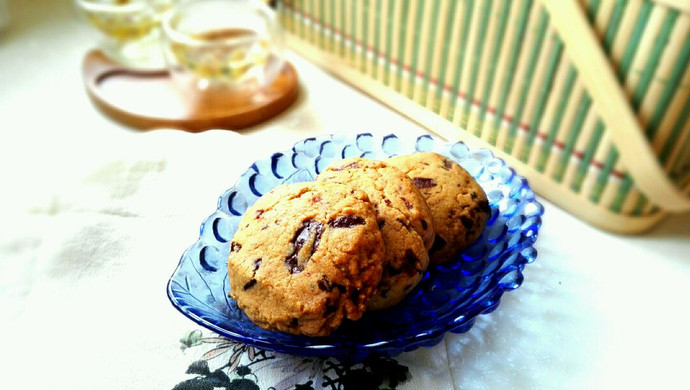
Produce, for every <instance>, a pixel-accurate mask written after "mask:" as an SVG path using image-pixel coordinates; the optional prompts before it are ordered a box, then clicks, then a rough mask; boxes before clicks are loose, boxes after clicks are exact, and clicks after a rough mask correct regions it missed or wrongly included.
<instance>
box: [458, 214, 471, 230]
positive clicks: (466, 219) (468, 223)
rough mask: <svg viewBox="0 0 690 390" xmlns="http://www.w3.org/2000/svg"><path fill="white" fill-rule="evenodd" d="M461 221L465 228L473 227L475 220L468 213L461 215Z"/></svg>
mask: <svg viewBox="0 0 690 390" xmlns="http://www.w3.org/2000/svg"><path fill="white" fill-rule="evenodd" d="M460 222H462V226H464V227H465V229H471V228H472V225H474V221H473V220H472V218H470V217H468V216H466V215H461V216H460Z"/></svg>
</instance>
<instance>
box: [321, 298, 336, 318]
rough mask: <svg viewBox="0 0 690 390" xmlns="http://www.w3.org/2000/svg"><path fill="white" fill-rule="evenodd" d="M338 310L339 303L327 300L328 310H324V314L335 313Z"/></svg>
mask: <svg viewBox="0 0 690 390" xmlns="http://www.w3.org/2000/svg"><path fill="white" fill-rule="evenodd" d="M337 310H338V304H337V303H335V302H331V301H330V300H327V301H326V310H325V311H324V312H323V314H324V315H326V316H327V315H329V314H333V313H335V312H336V311H337Z"/></svg>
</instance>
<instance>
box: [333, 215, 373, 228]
mask: <svg viewBox="0 0 690 390" xmlns="http://www.w3.org/2000/svg"><path fill="white" fill-rule="evenodd" d="M365 223H366V221H365V220H364V218H362V217H360V216H358V215H352V214H348V215H343V216H340V217H338V218H336V219H331V220H330V221H328V225H329V226H330V227H332V228H351V227H353V226H357V225H364V224H365Z"/></svg>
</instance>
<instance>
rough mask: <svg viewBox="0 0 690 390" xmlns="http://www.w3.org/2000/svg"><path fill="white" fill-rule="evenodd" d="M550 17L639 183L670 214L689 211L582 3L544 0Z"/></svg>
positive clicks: (685, 200) (647, 194)
mask: <svg viewBox="0 0 690 390" xmlns="http://www.w3.org/2000/svg"><path fill="white" fill-rule="evenodd" d="M540 1H541V2H542V4H543V5H544V8H545V9H546V10H547V11H548V12H549V14H550V15H551V20H552V23H553V26H554V28H555V29H556V30H557V31H558V32H559V34H560V37H561V39H562V40H563V43H564V44H565V47H566V51H567V52H568V53H569V54H570V56H569V57H570V59H571V60H572V62H573V64H574V65H575V66H576V67H577V69H578V71H579V75H580V78H581V80H582V82H583V84H584V85H585V87H586V88H587V91H588V92H589V93H590V95H591V96H592V100H593V102H594V104H593V107H594V109H595V110H597V112H598V113H599V115H600V116H601V118H602V120H603V121H604V123H605V124H606V127H607V130H608V131H609V132H610V133H611V138H612V140H613V141H614V143H615V144H616V146H617V148H618V151H619V152H620V159H621V161H622V162H623V164H624V165H625V166H626V167H627V168H628V170H629V172H630V176H632V178H633V180H634V181H635V184H636V185H637V186H638V187H639V188H640V190H641V191H642V192H643V193H644V194H645V195H646V196H647V197H648V198H649V199H650V200H651V201H652V202H653V203H655V204H656V205H658V206H660V207H661V208H662V209H664V210H667V211H676V212H678V211H688V210H690V198H688V197H687V196H685V195H684V194H683V193H682V192H681V191H680V190H679V189H678V188H677V187H676V186H675V185H674V183H673V182H672V181H671V180H670V179H669V178H668V175H667V173H666V172H665V171H664V170H663V168H662V166H661V165H660V164H659V161H658V159H657V157H656V155H655V154H654V152H653V151H652V148H651V145H650V143H649V141H648V140H647V138H646V137H645V131H644V129H643V128H642V126H641V125H640V122H639V121H638V119H637V116H636V115H635V112H634V111H633V110H632V107H630V103H629V100H628V97H627V95H626V93H625V91H623V89H622V88H621V85H620V83H619V82H618V79H617V78H616V75H615V72H614V70H613V67H612V65H611V63H610V61H609V59H608V57H607V56H606V54H605V53H604V51H603V50H602V48H601V43H600V42H599V40H598V39H597V37H596V35H595V34H594V32H593V31H592V28H591V26H590V24H589V22H588V21H587V18H586V17H585V15H584V12H583V10H582V8H581V7H580V5H579V4H578V3H577V0H540Z"/></svg>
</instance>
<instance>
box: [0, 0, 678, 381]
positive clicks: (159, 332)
mask: <svg viewBox="0 0 690 390" xmlns="http://www.w3.org/2000/svg"><path fill="white" fill-rule="evenodd" d="M9 6H10V13H11V15H12V20H11V22H12V24H11V25H10V27H9V29H8V30H6V31H5V32H3V33H1V34H2V35H0V64H1V66H0V137H2V138H1V139H0V148H1V150H0V175H1V176H0V182H1V183H3V186H2V187H3V189H2V190H0V191H1V192H0V193H2V197H1V198H0V307H1V308H2V312H3V315H2V317H0V335H2V348H0V367H1V369H0V372H2V373H3V375H2V379H0V381H1V382H0V383H2V385H1V387H2V388H31V389H34V388H35V389H40V388H47V389H93V388H99V389H173V388H175V387H176V386H177V388H178V389H185V388H187V389H189V388H194V389H206V388H209V389H211V388H214V387H215V388H252V387H239V386H240V385H245V386H251V384H254V385H256V386H258V387H259V388H262V389H265V388H269V387H271V386H273V387H274V388H276V389H282V388H290V389H293V388H296V386H298V387H297V388H299V386H303V388H308V387H307V386H312V387H313V388H315V389H320V388H325V389H342V388H365V387H363V383H367V384H372V383H377V381H378V380H379V379H380V378H379V379H377V378H378V376H380V375H383V373H387V374H386V375H383V377H385V378H387V380H392V382H389V383H388V384H387V386H389V387H391V388H398V389H420V388H427V389H459V388H471V389H497V388H499V389H500V388H539V389H543V388H618V387H623V386H627V387H631V388H640V387H653V388H678V387H683V386H686V385H687V381H686V379H685V375H684V373H685V371H684V370H685V369H686V366H687V363H686V361H687V358H686V355H687V351H688V350H690V337H688V336H687V331H688V329H690V317H689V313H688V310H687V297H688V296H690V255H689V254H690V216H688V215H682V216H673V217H670V218H668V219H667V220H665V221H664V222H663V223H662V224H661V225H660V226H659V227H657V228H656V229H655V230H653V231H652V232H650V233H648V234H646V235H643V236H636V237H628V236H617V235H612V234H608V233H605V232H602V231H600V230H597V229H595V228H592V227H590V226H589V225H586V224H584V223H582V222H580V221H579V220H577V219H576V218H574V217H572V216H570V215H568V214H566V213H564V212H563V211H561V210H560V209H558V208H556V207H554V206H553V205H551V204H550V203H549V202H547V201H545V200H543V199H542V201H543V203H544V205H545V207H546V214H545V216H544V218H543V221H544V223H543V228H542V231H541V233H540V237H539V239H538V241H537V245H536V248H537V249H538V250H539V257H538V258H537V261H536V262H535V263H534V264H531V265H529V266H528V267H527V268H526V270H525V282H524V285H523V286H522V287H521V288H519V289H518V290H516V291H514V292H511V293H508V294H506V295H505V296H504V298H503V300H502V303H501V305H500V307H499V308H498V310H497V311H496V312H494V313H492V314H490V315H487V316H481V317H480V318H479V319H478V320H477V322H476V324H475V326H474V327H473V328H472V330H471V331H470V332H468V333H466V334H462V335H448V336H447V337H446V338H445V339H444V341H443V342H442V343H441V344H439V345H437V346H436V347H434V348H428V349H427V348H424V349H420V350H417V351H414V352H411V353H405V354H402V355H400V356H398V357H396V358H395V359H393V360H380V361H375V362H368V364H367V365H366V366H354V367H347V366H344V365H342V364H339V363H338V362H335V361H329V360H326V361H324V360H314V359H304V358H299V357H290V356H285V355H276V354H274V353H271V352H262V351H257V350H253V349H251V348H246V347H244V346H241V345H236V344H233V343H230V342H228V341H227V340H225V339H219V338H217V337H215V335H214V334H212V333H211V332H210V331H208V330H205V329H203V328H201V327H199V326H197V325H196V324H194V323H193V322H192V321H190V320H188V319H186V318H185V317H183V316H182V315H181V314H179V313H178V312H177V311H176V310H175V309H174V308H173V307H172V306H171V304H170V303H169V301H168V299H167V297H166V293H165V286H166V282H167V280H168V278H169V277H170V275H171V273H172V272H173V270H174V268H175V266H176V265H177V262H178V260H179V258H180V256H181V254H182V252H183V251H184V250H185V249H186V248H187V247H188V246H189V245H190V244H192V243H193V242H194V241H195V240H196V239H197V236H198V232H199V225H200V223H201V222H202V221H203V219H204V218H205V217H206V216H208V215H209V214H210V213H211V212H212V211H213V210H214V209H215V206H216V199H217V197H218V196H219V195H220V194H221V193H222V191H223V190H225V189H226V188H228V187H229V186H231V185H232V184H233V183H234V181H235V179H236V178H237V176H238V174H239V173H240V172H242V171H243V170H244V169H246V168H247V166H248V165H249V164H250V163H251V162H252V161H254V160H255V159H257V158H260V157H264V156H266V155H268V154H269V153H270V152H271V151H274V150H280V149H285V148H288V147H290V146H291V145H292V143H293V142H294V141H297V140H299V139H302V138H305V137H308V136H313V135H316V134H322V133H331V132H334V133H337V132H361V131H372V132H375V133H389V132H396V133H399V134H401V135H408V136H411V135H416V134H421V133H422V132H423V130H422V129H420V128H419V127H417V126H416V125H415V124H413V123H411V122H408V121H407V120H405V119H404V118H402V117H401V116H399V115H397V114H395V113H393V112H391V111H390V110H388V109H387V108H385V107H383V106H381V105H380V104H378V103H376V102H374V101H372V100H370V99H369V98H367V97H366V96H364V95H361V94H360V93H358V92H357V91H355V90H353V89H352V88H350V87H348V86H346V85H343V84H342V83H340V82H339V81H337V80H335V79H333V78H332V77H330V76H329V75H327V74H325V73H324V72H322V71H320V70H319V69H317V68H315V67H314V66H313V65H311V64H309V63H308V62H306V61H304V60H303V59H301V58H299V57H296V56H294V55H290V57H289V58H290V60H291V61H292V62H293V63H294V64H295V66H296V67H297V70H298V72H299V73H300V78H301V82H302V91H301V97H300V99H299V100H298V102H297V103H296V104H295V105H294V106H293V107H292V108H291V109H290V110H288V111H287V112H286V113H284V114H282V115H280V116H279V117H278V118H275V119H274V120H271V121H269V122H266V123H264V124H261V125H258V126H255V127H253V128H251V129H248V130H246V131H242V132H239V133H235V132H229V131H211V132H206V133H202V134H188V133H184V132H179V131H172V130H170V131H168V130H166V131H156V132H151V133H139V132H137V131H133V130H131V129H127V128H124V127H123V126H120V125H119V124H117V123H114V122H112V121H110V120H108V119H107V118H105V117H103V116H102V115H101V114H100V113H99V112H97V111H96V110H95V109H94V108H93V107H92V106H91V104H90V103H89V102H88V100H87V98H86V95H85V93H84V92H83V89H82V85H81V79H80V74H79V64H80V60H81V56H82V55H83V53H84V52H85V51H86V50H87V49H88V48H89V46H90V45H91V42H92V36H91V34H90V31H89V30H88V29H87V28H86V26H84V25H83V24H80V23H79V22H77V21H76V17H75V15H74V12H73V11H72V10H71V8H70V6H69V2H68V1H67V0H63V1H48V0H42V1H32V2H22V1H19V0H17V1H10V2H9ZM351 381H352V382H351ZM396 381H397V382H398V383H396ZM348 383H355V384H356V386H358V387H345V386H346V384H348ZM185 386H187V387H185ZM190 386H191V387H190ZM204 386H206V387H204ZM232 386H235V387H232Z"/></svg>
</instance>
